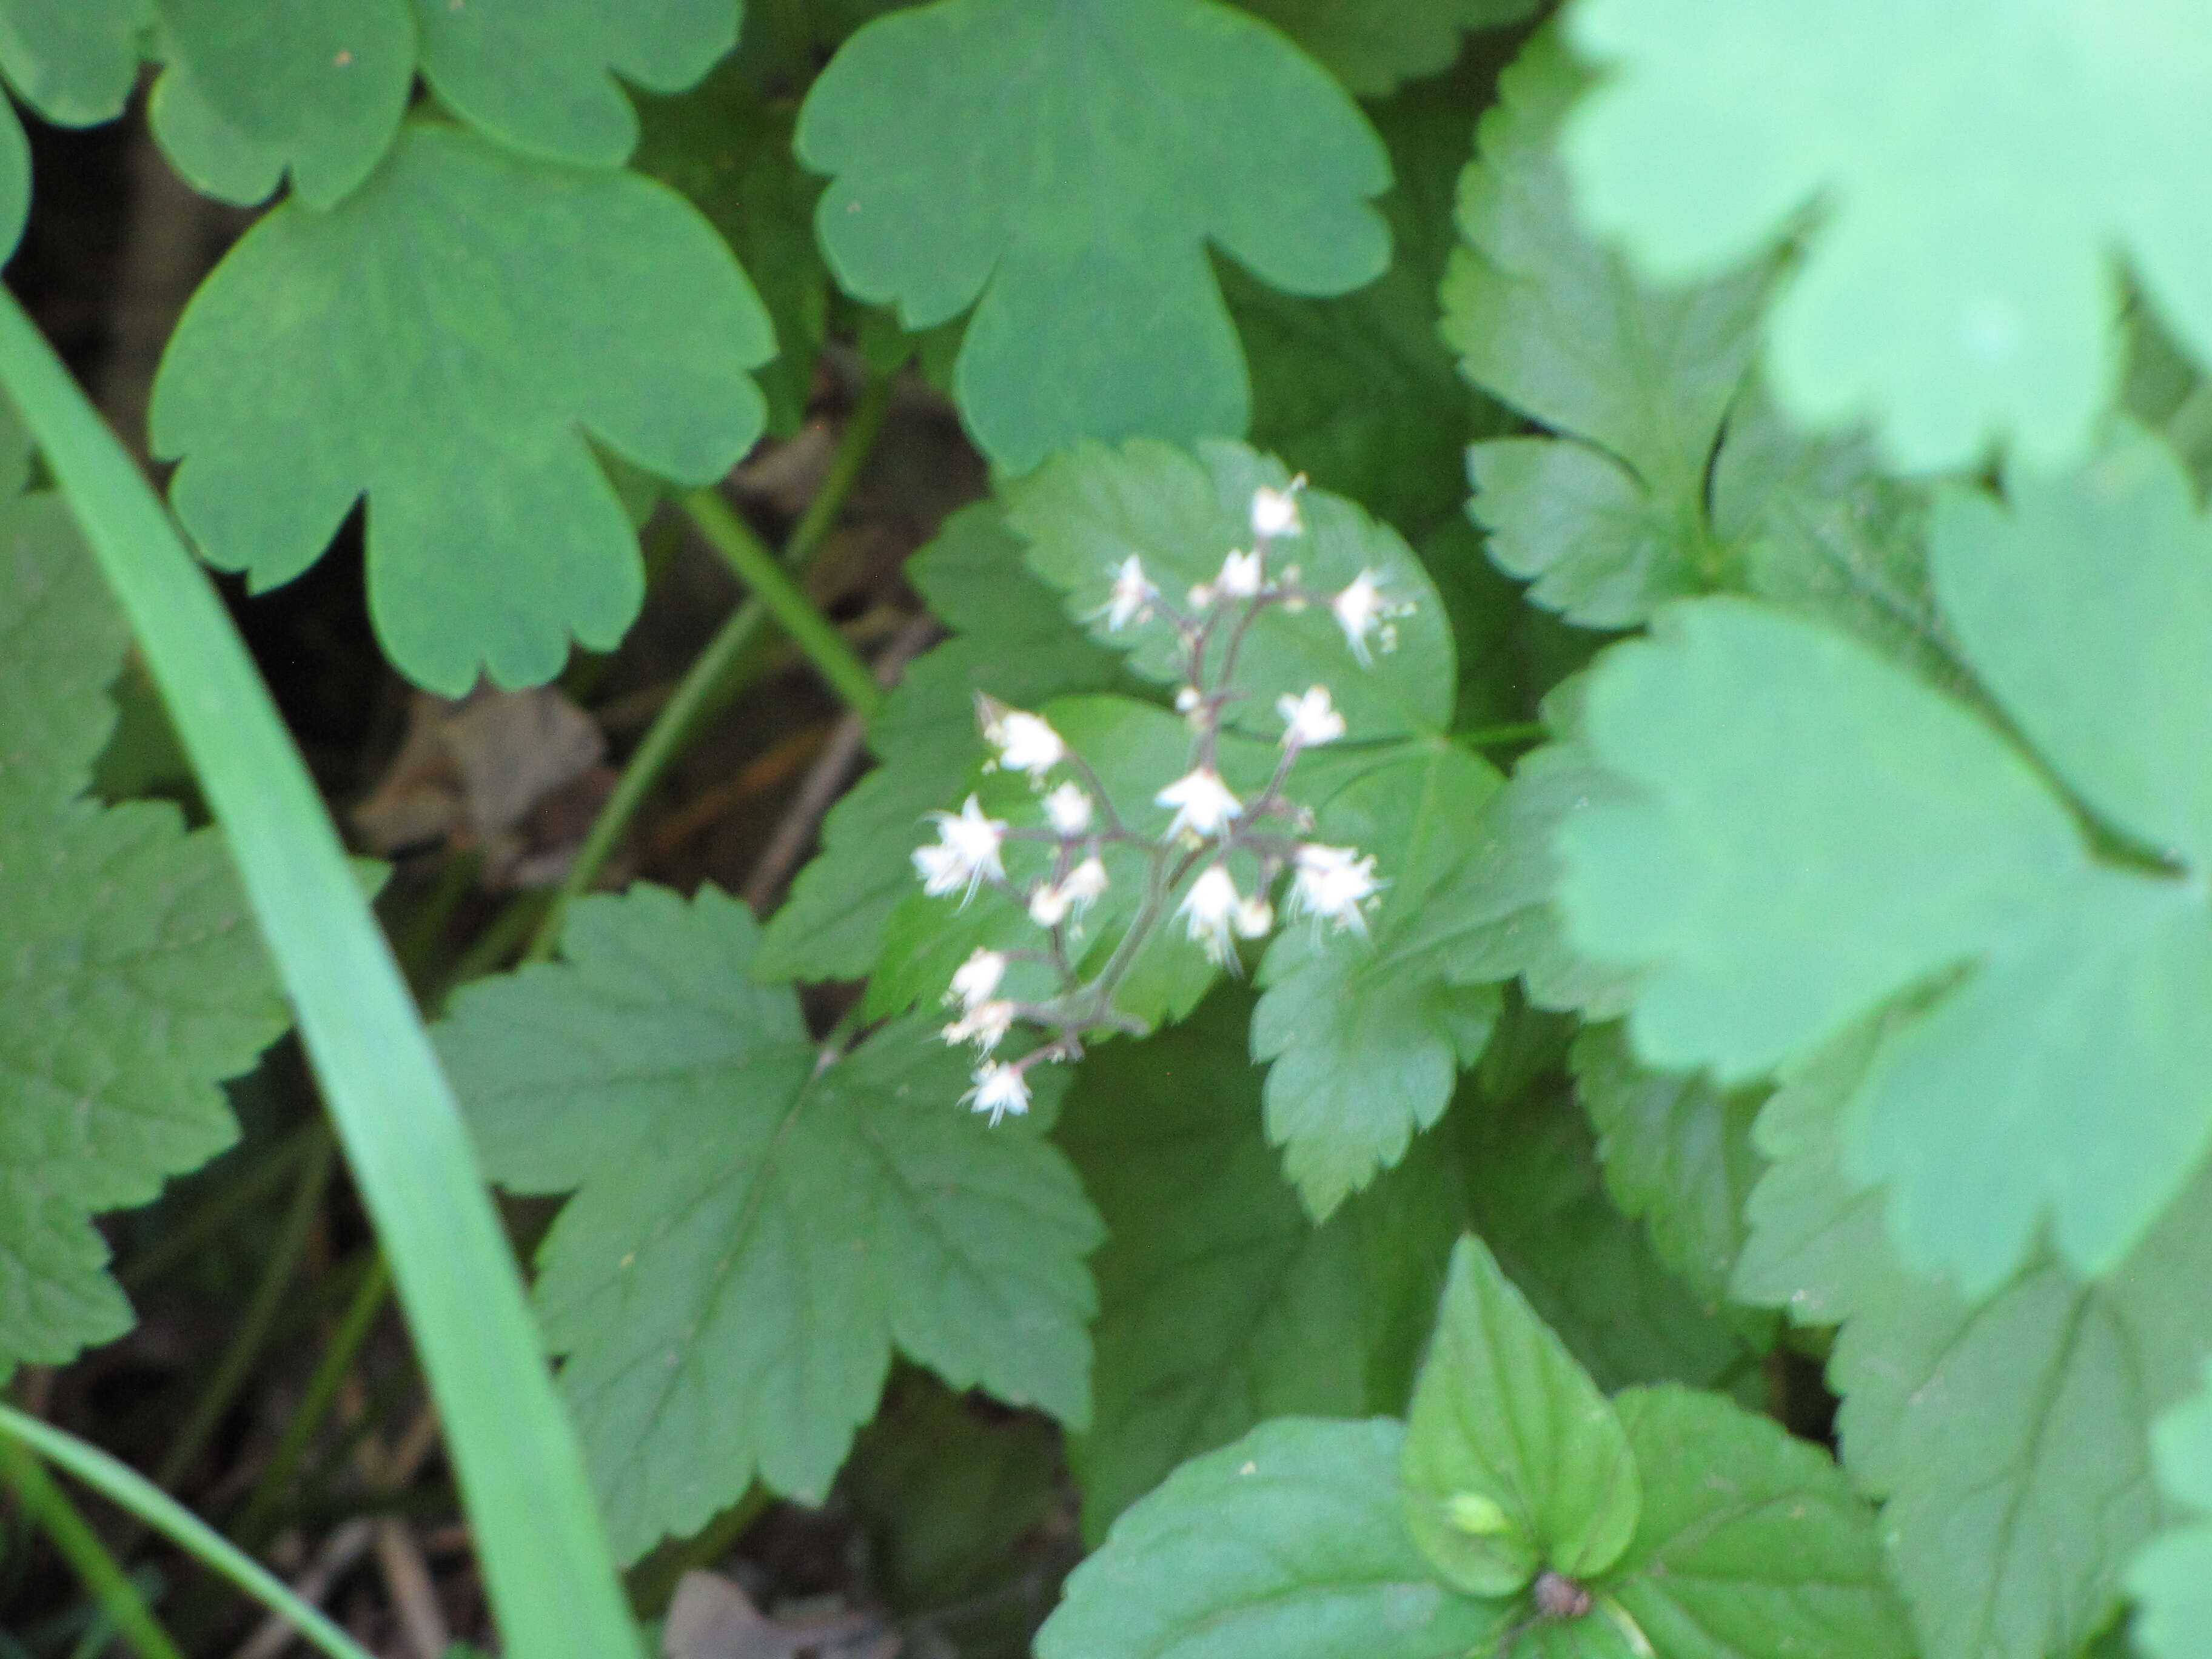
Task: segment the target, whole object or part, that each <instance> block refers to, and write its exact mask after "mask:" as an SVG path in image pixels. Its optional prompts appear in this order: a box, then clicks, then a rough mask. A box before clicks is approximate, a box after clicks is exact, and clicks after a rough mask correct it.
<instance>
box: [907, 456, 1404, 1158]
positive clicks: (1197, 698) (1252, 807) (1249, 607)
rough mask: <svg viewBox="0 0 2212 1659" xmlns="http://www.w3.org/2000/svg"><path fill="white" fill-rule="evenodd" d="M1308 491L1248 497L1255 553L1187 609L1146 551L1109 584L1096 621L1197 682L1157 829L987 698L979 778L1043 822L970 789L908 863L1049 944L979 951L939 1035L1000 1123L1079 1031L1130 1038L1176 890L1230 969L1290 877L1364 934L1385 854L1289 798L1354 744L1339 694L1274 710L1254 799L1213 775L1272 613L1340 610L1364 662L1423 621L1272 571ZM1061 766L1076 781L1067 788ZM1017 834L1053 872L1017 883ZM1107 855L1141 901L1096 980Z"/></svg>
mask: <svg viewBox="0 0 2212 1659" xmlns="http://www.w3.org/2000/svg"><path fill="white" fill-rule="evenodd" d="M1304 483H1305V480H1304V478H1303V477H1300V478H1297V479H1294V480H1292V481H1291V485H1290V487H1289V488H1288V489H1264V488H1263V489H1257V490H1255V491H1254V492H1253V495H1252V503H1251V516H1250V523H1251V530H1252V538H1253V544H1252V545H1251V546H1250V547H1249V548H1238V549H1234V550H1231V552H1230V553H1229V554H1228V555H1227V556H1225V558H1224V559H1223V560H1222V563H1221V568H1220V570H1219V571H1218V573H1217V574H1215V575H1214V577H1213V578H1212V580H1210V581H1205V582H1200V583H1199V584H1197V585H1196V586H1194V587H1193V588H1191V590H1190V592H1189V593H1188V604H1187V605H1176V604H1174V603H1173V602H1172V601H1170V600H1169V599H1167V598H1166V596H1165V595H1164V594H1163V592H1161V590H1160V588H1159V587H1158V585H1157V584H1156V583H1155V582H1154V581H1153V580H1152V577H1151V575H1150V574H1148V573H1147V572H1146V568H1145V564H1144V560H1143V558H1142V556H1140V555H1139V554H1136V553H1131V554H1129V555H1128V556H1127V557H1126V558H1124V559H1122V560H1121V561H1120V562H1118V563H1117V564H1115V565H1114V566H1113V567H1111V568H1110V569H1109V573H1108V574H1109V577H1110V578H1111V580H1110V585H1109V589H1108V594H1107V600H1106V604H1105V605H1104V606H1103V608H1102V609H1101V610H1100V611H1099V612H1098V613H1097V615H1098V616H1099V617H1101V618H1102V619H1103V621H1104V623H1105V624H1106V627H1107V628H1108V629H1109V631H1113V632H1120V631H1121V630H1123V629H1133V628H1138V627H1142V626H1146V625H1147V624H1154V623H1158V624H1161V625H1164V626H1167V627H1170V628H1172V629H1174V630H1175V635H1176V642H1177V646H1178V648H1179V651H1180V653H1181V656H1182V660H1183V662H1184V664H1185V676H1186V684H1184V685H1183V687H1182V690H1179V691H1178V692H1177V693H1176V710H1177V712H1178V713H1180V714H1182V716H1183V717H1184V719H1185V720H1187V721H1188V724H1189V726H1190V728H1191V733H1192V737H1191V748H1190V754H1189V757H1188V767H1187V769H1186V770H1185V771H1184V772H1183V774H1182V775H1181V776H1180V777H1177V778H1176V779H1174V780H1173V781H1170V782H1169V783H1167V784H1166V785H1164V787H1162V788H1161V789H1160V790H1159V791H1158V793H1156V794H1154V796H1153V797H1152V800H1153V804H1154V805H1158V806H1159V807H1162V808H1164V809H1165V810H1166V811H1167V812H1168V813H1169V817H1168V819H1167V823H1166V824H1165V827H1164V829H1158V830H1157V831H1153V832H1151V833H1146V832H1142V831H1140V830H1139V829H1136V828H1134V827H1133V826H1132V825H1130V824H1128V823H1125V822H1123V821H1122V819H1121V817H1120V816H1119V815H1118V814H1117V813H1116V812H1115V810H1114V807H1113V805H1112V804H1111V803H1110V802H1109V800H1108V799H1106V792H1105V790H1104V789H1103V787H1101V785H1100V784H1099V781H1098V779H1097V775H1096V774H1095V773H1094V772H1093V771H1092V770H1091V768H1090V766H1089V765H1088V764H1087V763H1085V761H1084V759H1083V757H1081V756H1079V755H1078V754H1076V753H1075V752H1074V750H1073V749H1071V748H1070V747H1069V745H1068V744H1067V742H1066V739H1065V738H1062V737H1061V735H1060V733H1059V732H1057V731H1055V730H1054V728H1053V726H1052V725H1051V723H1050V722H1049V721H1048V720H1045V719H1044V718H1043V717H1042V716H1041V715H1038V714H1031V713H1030V712H1028V711H1026V710H1024V709H1019V708H1008V707H1006V705H1005V704H1004V703H1001V702H997V701H995V700H994V699H993V698H990V697H986V696H979V697H978V698H977V699H976V714H977V721H978V724H979V725H980V726H981V730H982V734H983V740H984V742H985V743H986V744H988V745H989V746H990V748H991V750H992V758H991V760H990V761H989V762H988V763H987V764H986V769H987V770H994V769H995V770H1003V771H1007V772H1019V773H1023V774H1024V775H1026V776H1027V777H1028V778H1029V780H1030V787H1031V788H1032V789H1033V790H1035V791H1036V793H1037V795H1038V798H1039V806H1040V809H1041V812H1040V816H1041V818H1042V822H1040V823H1036V824H1034V825H1030V824H1024V825H1021V826H1016V825H1014V824H1013V823H1010V822H1009V821H1008V820H1007V819H1005V818H994V817H990V816H988V815H987V813H986V812H985V811H984V810H983V807H982V805H981V801H980V799H978V798H977V797H976V796H975V795H970V796H969V798H968V799H967V800H966V802H965V803H964V804H963V805H962V806H961V808H960V810H959V811H957V812H933V813H932V814H931V815H930V817H931V820H932V821H933V823H935V825H936V827H937V839H936V841H935V842H932V843H931V844H929V845H927V846H925V847H921V848H917V849H916V850H915V854H914V866H915V872H916V873H917V874H918V875H919V876H920V877H921V884H922V890H923V891H924V892H926V893H928V894H929V895H931V896H933V897H940V896H949V895H951V894H955V893H957V894H958V895H959V896H960V902H961V903H962V904H963V906H964V905H965V904H967V903H968V902H969V901H970V900H972V899H973V898H974V897H975V894H976V892H977V891H978V890H980V889H983V888H989V889H991V890H993V891H994V892H996V893H998V894H1000V895H1001V896H1004V897H1005V898H1006V899H1008V900H1011V901H1012V902H1014V903H1015V904H1017V905H1018V906H1019V907H1020V908H1021V909H1022V910H1023V911H1024V913H1025V914H1026V915H1027V917H1028V919H1029V921H1030V923H1032V924H1033V925H1034V926H1035V927H1037V928H1038V929H1039V930H1040V932H1041V939H1040V941H1039V944H1038V945H1037V947H1036V948H1035V949H1032V950H1020V951H994V950H983V949H978V950H976V951H974V952H973V953H972V954H970V955H969V957H968V959H967V961H966V962H964V963H962V964H961V966H960V967H959V969H957V971H956V972H955V973H954V974H953V975H952V982H951V987H950V988H949V989H948V990H947V991H946V993H945V1002H946V1004H947V1005H948V1006H951V1008H952V1009H953V1011H954V1015H955V1017H954V1018H952V1019H951V1022H950V1023H948V1024H946V1025H945V1030H944V1035H945V1041H946V1042H950V1043H954V1044H972V1045H973V1046H974V1047H975V1050H976V1053H977V1054H978V1056H979V1062H978V1064H977V1066H976V1069H975V1073H974V1077H973V1082H974V1085H975V1086H974V1087H973V1088H971V1089H970V1090H969V1091H968V1093H967V1095H966V1096H965V1097H964V1103H967V1104H969V1105H970V1106H972V1107H973V1108H974V1109H975V1110H976V1111H978V1112H982V1113H986V1114H987V1115H989V1117H990V1119H991V1121H993V1122H994V1123H996V1122H997V1121H999V1120H1000V1118H1001V1117H1004V1116H1006V1115H1019V1114H1021V1113H1023V1112H1025V1111H1027V1110H1028V1109H1029V1104H1030V1083H1029V1079H1028V1073H1029V1072H1030V1068H1031V1067H1033V1066H1038V1065H1042V1064H1050V1063H1052V1062H1054V1061H1058V1060H1073V1059H1075V1058H1077V1057H1079V1055H1080V1054H1082V1052H1083V1041H1084V1039H1085V1036H1088V1035H1090V1034H1091V1033H1093V1032H1095V1031H1097V1030H1117V1029H1133V1023H1132V1022H1130V1021H1129V1020H1128V1019H1127V1017H1126V1016H1123V1015H1121V1014H1120V1013H1119V1012H1116V1011H1115V1008H1114V1006H1113V999H1114V994H1115V989H1116V988H1117V987H1118V986H1119V985H1120V983H1121V980H1122V978H1123V977H1124V976H1125V975H1127V971H1128V969H1129V966H1130V964H1131V963H1132V961H1133V958H1134V957H1135V955H1136V953H1137V951H1138V950H1139V947H1140V946H1141V945H1142V944H1143V943H1144V941H1145V940H1146V939H1147V938H1148V937H1149V936H1150V935H1151V934H1152V933H1154V932H1155V931H1156V930H1157V929H1158V927H1159V926H1160V925H1161V924H1162V923H1163V922H1164V921H1167V920H1168V919H1169V916H1170V909H1169V906H1170V903H1172V902H1173V901H1174V896H1175V894H1176V892H1177V891H1178V890H1180V891H1181V893H1182V900H1181V902H1179V903H1174V908H1173V911H1172V915H1174V916H1175V917H1177V918H1180V919H1181V920H1182V923H1183V927H1184V932H1185V934H1186V935H1187V937H1188V938H1189V939H1191V940H1192V941H1193V942H1194V943H1195V944H1196V945H1198V946H1199V947H1200V949H1201V950H1202V951H1205V952H1206V956H1207V957H1209V958H1210V959H1212V961H1213V962H1215V963H1218V964H1220V965H1222V966H1224V967H1225V968H1228V969H1231V971H1234V970H1235V969H1236V968H1237V941H1238V940H1240V939H1261V938H1264V937H1265V936H1266V935H1267V933H1270V932H1272V931H1273V928H1274V927H1275V924H1276V909H1275V904H1274V901H1273V897H1272V896H1271V895H1272V894H1273V893H1274V891H1275V890H1276V887H1277V885H1278V884H1279V882H1281V881H1283V880H1284V879H1285V878H1287V881H1288V892H1287V896H1286V897H1285V901H1284V908H1285V913H1286V914H1287V915H1290V916H1291V917H1310V918H1312V919H1313V920H1314V921H1315V923H1316V926H1318V925H1320V924H1322V923H1328V924H1329V925H1331V926H1333V927H1336V928H1338V929H1340V930H1350V931H1352V932H1355V933H1365V931H1366V927H1367V914H1368V912H1369V911H1370V909H1371V908H1373V906H1374V904H1375V902H1376V896H1377V895H1378V893H1379V892H1380V891H1381V889H1382V886H1383V883H1382V881H1381V880H1380V878H1378V877H1377V876H1376V872H1375V860H1374V859H1373V858H1372V857H1371V856H1367V855H1364V854H1361V853H1360V852H1359V850H1358V848H1351V847H1330V846H1326V845H1323V844H1322V843H1320V842H1310V841H1306V840H1304V839H1303V838H1302V832H1303V831H1304V830H1305V829H1307V828H1308V827H1309V826H1310V823H1311V822H1312V814H1311V813H1310V811H1307V810H1306V809H1305V808H1304V807H1303V806H1300V805H1297V803H1296V802H1295V801H1293V800H1292V799H1291V798H1290V797H1289V796H1288V795H1287V794H1286V793H1285V788H1286V786H1287V785H1288V784H1289V782H1290V780H1291V769H1292V767H1293V766H1294V765H1295V763H1296V762H1297V757H1298V756H1299V755H1300V754H1301V753H1303V752H1304V751H1305V750H1310V749H1318V748H1320V747H1322V746H1323V745H1324V744H1331V743H1334V742H1336V741H1337V740H1339V739H1340V738H1343V737H1344V736H1345V734H1346V728H1345V721H1344V716H1343V714H1341V713H1340V711H1339V710H1338V708H1337V707H1336V703H1335V701H1334V698H1332V697H1331V696H1330V695H1329V692H1328V687H1327V686H1323V685H1315V686H1310V687H1309V688H1308V689H1307V690H1304V692H1302V693H1297V694H1286V695H1285V696H1279V697H1278V698H1276V700H1275V712H1276V714H1277V715H1278V716H1279V718H1280V719H1281V720H1282V725H1283V731H1282V736H1281V738H1280V740H1279V746H1280V750H1281V753H1280V755H1279V757H1278V759H1277V763H1276V765H1275V769H1274V775H1273V778H1272V779H1271V780H1270V781H1269V782H1268V783H1267V785H1266V787H1264V788H1262V789H1261V791H1260V792H1259V793H1256V794H1254V795H1252V796H1251V797H1250V798H1249V799H1242V798H1240V797H1239V796H1238V795H1237V793H1236V791H1235V790H1234V789H1232V788H1231V787H1230V785H1229V783H1228V781H1227V780H1225V778H1224V777H1223V776H1222V775H1221V771H1220V765H1219V751H1220V745H1221V736H1222V724H1223V714H1224V711H1225V708H1227V707H1228V705H1229V704H1230V703H1231V702H1234V701H1236V700H1237V697H1238V696H1240V693H1239V692H1238V691H1237V688H1236V685H1235V671H1236V666H1237V658H1238V654H1239V652H1240V650H1241V648H1242V647H1243V643H1244V640H1245V636H1246V635H1247V633H1248V632H1249V629H1250V628H1251V626H1252V623H1253V622H1254V620H1255V618H1256V617H1259V616H1260V615H1261V613H1262V612H1264V611H1267V609H1268V608H1269V607H1271V606H1279V607H1281V608H1282V609H1284V610H1285V611H1298V610H1303V609H1304V608H1306V607H1308V606H1310V605H1327V607H1328V610H1329V611H1330V612H1331V614H1332V615H1333V616H1334V618H1335V620H1336V623H1337V625H1338V626H1339V627H1340V629H1342V630H1343V632H1344V636H1345V640H1346V643H1347V644H1348V645H1349V646H1350V647H1351V650H1352V655H1353V657H1354V658H1356V659H1358V661H1359V662H1360V663H1361V664H1362V665H1367V664H1369V663H1370V660H1371V652H1372V650H1373V649H1374V648H1375V647H1380V648H1381V649H1382V650H1384V651H1389V650H1390V649H1392V648H1393V647H1395V645H1396V643H1397V634H1396V629H1395V625H1394V621H1395V618H1396V617H1401V616H1404V615H1405V614H1407V612H1408V611H1410V610H1411V609H1412V606H1411V605H1407V604H1404V603H1401V602H1400V601H1397V600H1395V599H1392V598H1391V597H1390V596H1389V594H1387V593H1386V592H1384V591H1383V587H1382V586H1381V583H1380V580H1379V579H1378V577H1377V575H1376V572H1374V571H1372V570H1362V571H1361V572H1359V574H1358V575H1356V576H1355V577H1353V578H1352V580H1351V581H1350V582H1348V583H1346V585H1345V586H1343V587H1342V588H1340V589H1338V590H1336V591H1334V592H1314V591H1311V590H1310V589H1308V588H1306V587H1304V586H1302V585H1301V584H1300V580H1299V571H1298V568H1297V566H1296V565H1291V566H1289V567H1287V568H1285V569H1283V570H1282V571H1280V572H1279V573H1277V572H1275V571H1273V570H1272V569H1271V568H1270V565H1269V555H1270V553H1271V552H1272V551H1273V544H1274V543H1276V542H1278V541H1281V540H1284V539H1285V538H1295V537H1299V536H1303V535H1304V533H1305V525H1304V519H1303V517H1302V515H1301V513H1300V510H1299V502H1298V495H1299V492H1300V490H1301V489H1303V488H1304ZM1058 773H1066V774H1072V775H1063V776H1060V778H1059V779H1058V780H1057V781H1054V775H1055V774H1058ZM1009 841H1023V842H1041V843H1042V844H1043V845H1044V847H1045V848H1047V849H1048V851H1049V853H1050V855H1051V867H1050V871H1049V873H1048V874H1046V875H1043V876H1042V877H1040V878H1036V879H1031V880H1024V881H1023V882H1021V883H1016V882H1015V881H1013V880H1011V879H1010V878H1009V877H1008V875H1007V872H1006V861H1005V857H1004V848H1005V847H1006V843H1007V842H1009ZM1117 849H1118V850H1117ZM1109 851H1115V854H1116V856H1117V858H1118V857H1121V856H1122V854H1127V858H1126V860H1125V861H1124V862H1123V863H1121V865H1119V866H1117V867H1121V868H1122V869H1123V872H1124V880H1125V881H1127V882H1130V883H1132V884H1134V885H1135V886H1136V887H1137V888H1138V890H1137V892H1136V896H1135V897H1134V900H1133V910H1132V913H1131V915H1130V919H1129V921H1128V924H1127V929H1126V930H1125V932H1124V933H1123V934H1122V936H1121V939H1120V940H1119V941H1118V942H1117V943H1116V945H1115V947H1114V949H1113V950H1112V951H1110V952H1109V954H1108V956H1107V959H1106V961H1105V962H1104V963H1103V965H1102V966H1099V967H1097V969H1095V970H1092V971H1090V972H1088V973H1086V972H1085V971H1083V970H1082V969H1080V968H1079V963H1080V962H1081V961H1083V960H1084V955H1085V953H1084V952H1082V951H1080V950H1079V948H1078V947H1079V945H1080V943H1081V941H1082V935H1083V930H1084V925H1085V915H1086V913H1087V912H1088V911H1090V910H1091V908H1092V907H1093V906H1095V905H1097V904H1098V903H1099V902H1100V901H1101V900H1103V898H1104V897H1105V896H1106V895H1107V893H1108V891H1109V888H1110V887H1111V886H1112V884H1113V882H1112V878H1111V877H1110V876H1109V872H1108V866H1107V854H1109ZM1232 862H1233V864H1234V866H1235V869H1232ZM1237 870H1242V871H1243V872H1246V873H1247V876H1248V878H1249V879H1250V881H1251V890H1250V891H1249V892H1247V891H1244V890H1241V889H1240V888H1239V887H1238V885H1237V873H1236V872H1237ZM1139 871H1141V874H1140V875H1139V874H1138V873H1137V872H1139ZM1017 963H1023V964H1028V963H1036V964H1042V966H1043V967H1044V968H1045V969H1048V973H1049V977H1050V978H1051V979H1052V980H1054V981H1057V989H1056V991H1054V992H1052V993H1050V994H1046V995H1044V996H1042V997H1040V998H1038V999H1035V1000H1024V999H1021V998H1018V997H1016V996H1013V995H1011V994H1006V981H1007V975H1008V972H1009V970H1010V969H1012V968H1013V967H1014V966H1015V965H1016V964H1017ZM1017 1024H1023V1025H1029V1026H1036V1027H1041V1028H1042V1029H1043V1030H1045V1031H1046V1032H1048V1036H1047V1038H1046V1040H1045V1041H1044V1042H1042V1044H1041V1045H1039V1046H1038V1047H1036V1048H1033V1049H1031V1050H1030V1052H1029V1053H1028V1054H1024V1055H1023V1056H1022V1057H1021V1058H1020V1059H1018V1060H1000V1059H998V1058H997V1057H996V1056H997V1053H998V1050H999V1048H1000V1046H1001V1045H1002V1044H1003V1043H1004V1042H1006V1039H1007V1037H1008V1036H1010V1035H1011V1034H1012V1031H1013V1030H1014V1027H1015V1026H1016V1025H1017Z"/></svg>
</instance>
